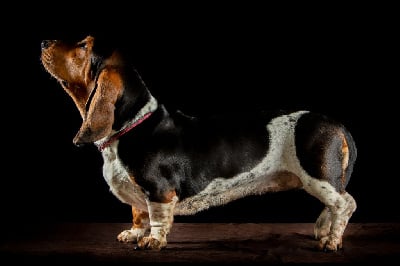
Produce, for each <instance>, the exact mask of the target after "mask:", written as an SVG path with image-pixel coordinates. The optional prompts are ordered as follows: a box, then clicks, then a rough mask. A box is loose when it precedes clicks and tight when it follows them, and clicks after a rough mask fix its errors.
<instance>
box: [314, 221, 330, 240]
mask: <svg viewBox="0 0 400 266" xmlns="http://www.w3.org/2000/svg"><path fill="white" fill-rule="evenodd" d="M330 231H331V222H327V223H324V224H320V223H318V222H317V223H316V224H315V227H314V236H315V239H321V238H323V237H325V236H327V235H328V234H329V232H330Z"/></svg>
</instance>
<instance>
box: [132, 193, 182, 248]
mask: <svg viewBox="0 0 400 266" xmlns="http://www.w3.org/2000/svg"><path fill="white" fill-rule="evenodd" d="M177 201H178V198H177V197H176V196H174V197H173V198H172V200H171V201H170V202H166V203H160V202H154V201H150V200H146V202H147V206H148V209H149V218H150V226H151V228H150V235H149V236H145V237H143V238H142V239H140V240H139V241H138V247H139V248H141V249H155V250H160V249H162V248H164V247H165V246H166V245H167V235H168V234H169V232H170V229H171V227H172V223H173V219H174V208H175V204H176V202H177Z"/></svg>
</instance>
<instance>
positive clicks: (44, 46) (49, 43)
mask: <svg viewBox="0 0 400 266" xmlns="http://www.w3.org/2000/svg"><path fill="white" fill-rule="evenodd" d="M53 42H54V41H52V40H44V41H42V43H41V44H40V47H41V48H42V49H46V48H47V47H49V46H50V45H51V44H52V43H53Z"/></svg>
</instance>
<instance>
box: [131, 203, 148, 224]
mask: <svg viewBox="0 0 400 266" xmlns="http://www.w3.org/2000/svg"><path fill="white" fill-rule="evenodd" d="M132 214H133V219H132V222H133V226H132V228H133V229H135V228H145V226H144V225H143V223H142V221H143V220H148V219H149V214H148V213H147V212H145V211H142V210H139V209H136V208H135V207H133V206H132Z"/></svg>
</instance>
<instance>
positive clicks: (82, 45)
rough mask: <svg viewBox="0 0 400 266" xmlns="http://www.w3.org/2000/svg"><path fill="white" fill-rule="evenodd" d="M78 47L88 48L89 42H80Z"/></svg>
mask: <svg viewBox="0 0 400 266" xmlns="http://www.w3.org/2000/svg"><path fill="white" fill-rule="evenodd" d="M78 47H79V48H82V49H86V48H87V43H86V42H81V43H78Z"/></svg>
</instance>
